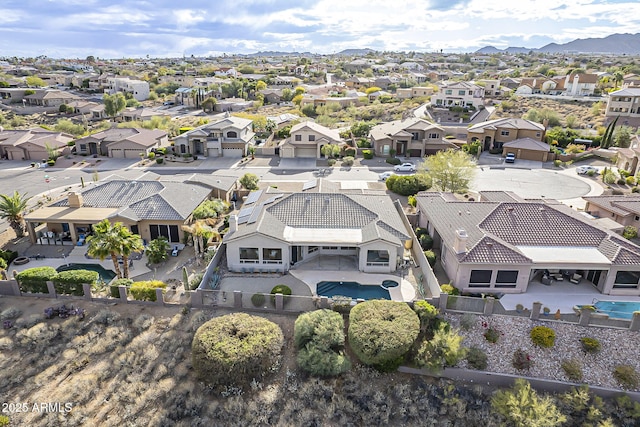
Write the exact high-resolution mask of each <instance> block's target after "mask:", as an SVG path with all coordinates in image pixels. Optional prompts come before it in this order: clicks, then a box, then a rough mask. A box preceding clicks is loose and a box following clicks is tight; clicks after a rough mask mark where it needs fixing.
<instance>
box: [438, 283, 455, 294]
mask: <svg viewBox="0 0 640 427" xmlns="http://www.w3.org/2000/svg"><path fill="white" fill-rule="evenodd" d="M440 292H442V293H443V294H449V295H460V291H459V290H458V288H455V287H453V286H451V284H449V283H445V284H444V285H440Z"/></svg>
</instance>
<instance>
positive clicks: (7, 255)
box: [0, 249, 18, 265]
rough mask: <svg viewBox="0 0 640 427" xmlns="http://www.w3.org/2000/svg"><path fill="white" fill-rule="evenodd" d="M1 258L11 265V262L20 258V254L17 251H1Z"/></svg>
mask: <svg viewBox="0 0 640 427" xmlns="http://www.w3.org/2000/svg"><path fill="white" fill-rule="evenodd" d="M0 258H2V259H3V260H5V261H6V262H7V265H9V264H11V262H12V261H13V260H14V259H16V258H18V252H16V251H5V250H2V249H0Z"/></svg>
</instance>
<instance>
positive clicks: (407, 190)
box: [385, 175, 431, 196]
mask: <svg viewBox="0 0 640 427" xmlns="http://www.w3.org/2000/svg"><path fill="white" fill-rule="evenodd" d="M385 184H386V186H387V189H388V190H390V191H393V192H394V193H396V194H400V195H401V196H411V195H413V194H416V193H417V192H419V191H425V190H428V189H429V188H431V182H430V181H429V179H428V176H426V175H424V176H423V175H391V176H390V177H389V178H387V180H386V182H385Z"/></svg>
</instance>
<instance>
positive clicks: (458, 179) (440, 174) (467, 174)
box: [420, 150, 475, 193]
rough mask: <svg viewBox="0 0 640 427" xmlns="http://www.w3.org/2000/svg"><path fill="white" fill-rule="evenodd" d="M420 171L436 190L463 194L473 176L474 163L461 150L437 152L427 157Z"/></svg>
mask: <svg viewBox="0 0 640 427" xmlns="http://www.w3.org/2000/svg"><path fill="white" fill-rule="evenodd" d="M420 170H421V171H423V172H425V171H426V173H428V175H429V176H430V177H431V180H432V184H433V186H434V187H436V188H437V189H438V190H440V191H448V192H452V193H464V192H465V191H467V190H468V189H469V184H470V183H471V180H472V179H473V176H474V174H475V161H474V159H473V158H472V157H471V156H469V155H468V154H467V153H465V152H464V151H462V150H446V151H439V152H438V153H436V154H434V155H433V156H430V157H428V158H427V159H426V160H425V161H424V162H423V163H422V164H421V165H420Z"/></svg>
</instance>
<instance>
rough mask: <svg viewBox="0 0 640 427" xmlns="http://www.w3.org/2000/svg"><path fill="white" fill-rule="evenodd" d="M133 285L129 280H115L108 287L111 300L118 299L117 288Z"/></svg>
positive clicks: (118, 292)
mask: <svg viewBox="0 0 640 427" xmlns="http://www.w3.org/2000/svg"><path fill="white" fill-rule="evenodd" d="M132 283H133V280H131V279H116V280H114V281H113V282H111V284H110V285H109V294H110V295H111V296H112V297H113V298H120V291H119V290H118V287H119V286H126V287H130V286H131V284H132Z"/></svg>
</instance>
